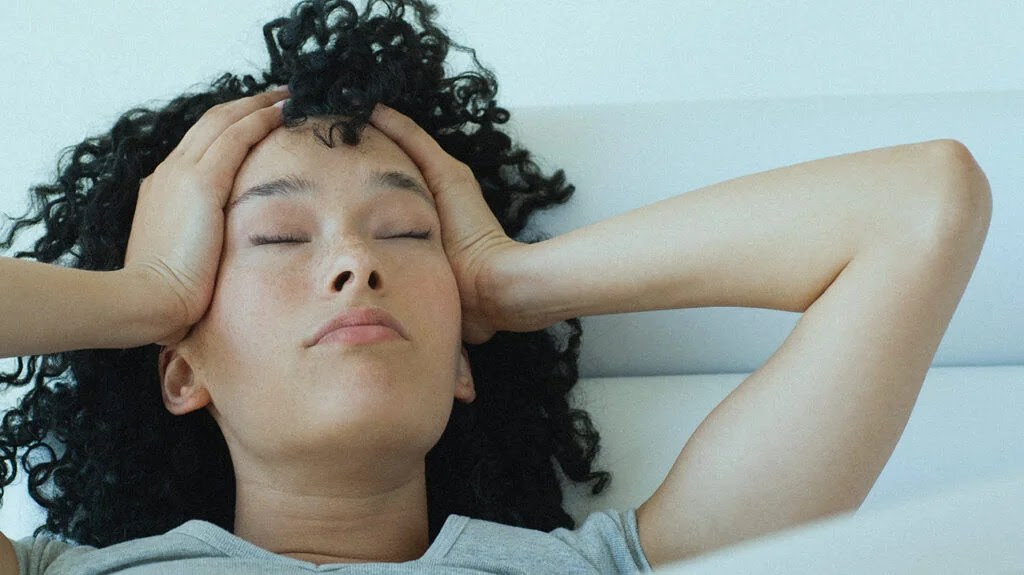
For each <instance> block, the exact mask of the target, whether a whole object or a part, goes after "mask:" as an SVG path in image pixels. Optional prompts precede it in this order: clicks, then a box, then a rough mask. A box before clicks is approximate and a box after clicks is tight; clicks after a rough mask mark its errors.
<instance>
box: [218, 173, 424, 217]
mask: <svg viewBox="0 0 1024 575" xmlns="http://www.w3.org/2000/svg"><path fill="white" fill-rule="evenodd" d="M366 183H367V184H368V185H369V187H370V189H371V191H377V192H382V191H385V190H405V191H408V192H411V193H413V194H415V195H416V196H419V197H420V198H421V199H422V200H423V201H425V202H427V204H428V205H429V206H430V207H431V208H432V209H436V208H435V206H434V198H433V197H432V196H431V195H430V192H428V191H427V190H426V189H424V188H423V186H422V185H420V183H419V182H417V181H416V179H415V178H413V177H412V176H410V175H409V174H407V173H405V172H400V171H398V170H382V171H381V170H379V171H375V172H372V173H371V174H370V175H369V176H368V177H367V179H366ZM316 191H317V188H316V186H315V185H313V182H312V181H310V180H309V179H307V178H304V177H302V176H297V175H295V174H290V175H287V176H284V177H280V178H275V179H273V180H270V181H267V182H262V183H259V184H256V185H255V186H252V187H251V188H249V189H247V190H245V191H244V192H242V193H241V194H239V196H238V197H237V198H235V199H234V200H232V201H231V203H229V204H228V208H227V209H228V210H229V211H230V210H231V209H233V208H234V207H235V206H238V205H239V204H244V203H247V202H251V201H253V200H255V199H257V198H267V197H272V196H289V195H299V194H310V193H314V192H316Z"/></svg>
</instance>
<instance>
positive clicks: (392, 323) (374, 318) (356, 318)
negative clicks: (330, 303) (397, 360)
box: [306, 307, 409, 347]
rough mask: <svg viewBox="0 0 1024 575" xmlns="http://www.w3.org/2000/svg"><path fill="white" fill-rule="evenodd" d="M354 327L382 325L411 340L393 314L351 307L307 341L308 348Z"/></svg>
mask: <svg viewBox="0 0 1024 575" xmlns="http://www.w3.org/2000/svg"><path fill="white" fill-rule="evenodd" d="M354 325H382V326H385V327H389V328H391V329H393V330H395V331H396V332H398V334H399V335H401V336H402V337H403V338H404V339H409V338H408V337H407V336H406V334H405V328H404V327H402V324H401V323H399V322H398V320H396V319H395V318H394V317H393V316H392V315H391V314H389V313H388V312H387V311H385V310H383V309H381V308H379V307H350V308H348V309H346V310H344V311H342V312H341V313H339V314H338V315H336V316H334V317H333V318H331V320H330V321H328V322H327V323H325V324H324V325H323V327H321V328H320V329H319V331H317V332H316V335H314V336H313V337H312V338H310V339H309V340H307V342H306V347H312V346H314V345H316V344H318V343H320V340H321V339H323V338H324V336H325V335H327V334H329V333H331V332H332V331H334V330H337V329H340V328H343V327H351V326H354Z"/></svg>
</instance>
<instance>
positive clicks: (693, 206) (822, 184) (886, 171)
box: [491, 141, 973, 325]
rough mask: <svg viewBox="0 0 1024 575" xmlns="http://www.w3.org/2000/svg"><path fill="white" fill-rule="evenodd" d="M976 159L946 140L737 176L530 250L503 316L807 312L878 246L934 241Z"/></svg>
mask: <svg viewBox="0 0 1024 575" xmlns="http://www.w3.org/2000/svg"><path fill="white" fill-rule="evenodd" d="M964 155H966V158H964V157H963V156H964ZM968 159H970V156H969V153H967V152H966V150H965V149H963V148H962V146H960V145H959V144H957V143H955V142H951V141H933V142H925V143H921V144H911V145H907V146H897V147H891V148H882V149H876V150H868V151H865V152H858V153H855V154H847V155H842V156H835V157H831V158H825V159H821V160H815V161H812V162H805V163H802V164H797V165H794V166H788V167H784V168H779V169H775V170H770V171H767V172H761V173H758V174H753V175H749V176H744V177H741V178H736V179H733V180H728V181H725V182H721V183H718V184H715V185H712V186H708V187H706V188H701V189H698V190H694V191H692V192H689V193H685V194H682V195H679V196H675V197H672V198H669V199H666V200H663V201H660V202H657V203H654V204H651V205H648V206H645V207H642V208H638V209H635V210H632V211H629V212H626V213H624V214H621V215H619V216H616V217H613V218H610V219H607V220H604V221H601V222H598V223H595V224H592V225H589V226H586V227H583V228H580V229H577V230H573V231H571V232H569V233H566V234H563V235H560V236H557V237H555V238H551V239H549V240H546V241H543V242H539V243H537V244H532V245H529V246H526V247H525V248H524V249H523V250H522V254H521V255H519V256H518V257H515V258H511V257H510V258H509V259H508V261H506V262H504V263H503V265H502V266H501V267H500V269H501V270H502V272H501V273H500V274H495V275H494V277H492V279H491V282H492V286H493V287H492V289H493V290H495V293H499V294H501V295H500V296H498V299H499V300H500V301H501V307H502V313H504V314H511V315H515V316H518V317H526V316H533V317H534V318H535V319H531V320H529V321H528V323H535V324H537V325H541V324H544V325H550V324H552V323H555V322H557V321H561V320H564V319H566V318H571V317H580V316H590V315H601V314H612V313H625V312H635V311H646V310H656V309H675V308H690V307H710V306H725V307H755V308H768V309H779V310H787V311H795V312H802V311H805V310H806V309H807V308H808V306H810V305H811V304H812V303H813V302H814V301H815V300H816V299H817V298H818V297H819V296H820V295H821V294H822V293H824V292H825V290H826V289H827V288H828V286H829V285H830V284H831V283H832V282H833V281H834V279H835V278H836V277H837V276H838V274H839V272H840V271H842V269H843V268H844V267H845V266H846V265H847V264H848V263H849V262H850V261H851V260H852V259H853V257H854V255H855V254H856V253H857V252H858V251H859V250H861V249H863V247H864V246H865V245H866V243H867V241H868V240H871V241H874V240H876V239H877V238H878V237H879V236H880V235H882V234H893V233H897V232H898V233H899V234H900V235H901V237H905V234H908V233H911V234H912V233H914V231H915V228H919V229H920V230H921V232H922V233H925V234H927V233H932V230H934V229H935V227H936V220H937V219H941V218H942V217H944V214H945V211H944V210H943V209H942V207H941V206H943V204H944V201H943V198H942V197H941V196H942V195H943V194H948V193H949V186H948V185H944V184H943V182H945V181H946V180H949V179H950V178H951V177H956V176H955V175H954V176H950V173H951V172H955V171H956V170H961V171H962V165H963V162H964V161H967V160H968ZM970 161H973V159H970ZM954 164H955V165H954Z"/></svg>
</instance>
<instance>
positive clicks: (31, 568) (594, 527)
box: [12, 509, 651, 575]
mask: <svg viewBox="0 0 1024 575" xmlns="http://www.w3.org/2000/svg"><path fill="white" fill-rule="evenodd" d="M12 543H13V544H14V551H15V553H16V555H17V557H18V565H19V567H20V569H19V575H72V574H73V575H93V574H100V573H103V574H108V573H119V574H124V575H158V574H159V575H172V574H178V573H182V574H185V573H187V574H189V575H206V574H211V575H212V574H215V573H216V574H217V575H235V574H238V575H241V574H243V573H244V574H245V575H256V574H271V573H273V574H275V575H278V574H280V575H291V574H294V575H305V574H308V573H340V574H343V575H385V574H387V575H398V574H413V573H431V574H434V573H439V574H452V575H456V574H458V575H470V574H475V575H479V574H482V573H486V574H494V573H508V574H513V573H515V574H523V575H527V574H529V575H533V574H543V573H558V574H560V575H563V574H573V573H600V574H606V573H641V572H649V571H650V570H651V566H650V564H649V563H648V562H647V558H646V557H645V556H644V553H643V550H642V549H641V548H640V539H639V537H638V535H637V530H636V510H635V509H628V510H626V511H617V510H612V509H609V510H605V511H595V512H594V513H592V514H590V515H589V516H588V517H587V518H586V519H585V520H584V521H583V523H581V524H580V525H579V526H578V527H577V528H576V529H575V530H568V529H565V528H561V527H560V528H558V529H555V530H554V531H551V532H548V533H544V532H543V531H537V530H534V529H525V528H522V527H511V526H508V525H503V524H501V523H494V522H492V521H483V520H480V519H472V518H469V517H465V516H462V515H449V516H448V519H447V520H446V521H445V523H444V526H443V527H442V528H441V531H440V532H439V533H438V534H437V537H436V538H435V539H434V541H433V542H432V543H431V544H430V547H429V548H428V549H427V551H426V553H424V554H423V556H422V557H420V558H419V559H416V560H414V561H407V562H405V563H334V564H326V565H320V566H317V565H315V564H314V563H310V562H308V561H302V560H299V559H294V558H291V557H285V556H283V555H278V554H276V553H272V552H270V551H267V550H266V549H263V548H262V547H258V546H256V545H254V544H252V543H249V542H248V541H246V540H244V539H241V538H239V537H236V536H235V535H234V534H232V533H230V532H229V531H226V530H224V529H221V528H220V527H218V526H216V525H214V524H213V523H209V522H207V521H200V520H196V519H193V520H190V521H186V522H185V523H183V524H181V525H179V526H178V527H175V528H174V529H171V530H170V531H168V532H167V533H164V534H163V535H156V536H153V537H143V538H141V539H133V540H131V541H125V542H123V543H118V544H115V545H110V546H108V547H103V548H100V549H97V548H96V547H92V546H89V545H72V544H69V543H65V542H62V541H59V540H56V539H50V538H48V537H44V536H40V537H31V536H30V537H25V538H23V539H20V540H17V541H12Z"/></svg>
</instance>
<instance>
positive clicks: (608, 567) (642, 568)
mask: <svg viewBox="0 0 1024 575" xmlns="http://www.w3.org/2000/svg"><path fill="white" fill-rule="evenodd" d="M551 536H552V537H557V538H558V539H560V540H562V541H563V542H564V543H565V544H566V545H568V546H570V547H572V548H574V549H575V550H576V551H577V552H579V553H580V554H581V555H583V556H584V557H586V558H587V560H588V561H589V562H590V563H591V564H592V565H594V566H595V567H597V568H598V569H599V571H600V572H601V573H638V572H643V573H647V572H650V571H651V565H650V564H649V563H648V562H647V557H646V556H645V555H644V552H643V549H642V548H641V547H640V536H639V535H638V534H637V528H636V509H627V510H625V511H620V510H617V509H606V510H604V511H595V512H593V513H591V514H590V515H588V516H587V518H586V519H584V520H583V523H582V524H580V525H579V526H577V528H576V529H573V530H570V529H566V528H564V527H559V528H558V529H555V530H554V531H552V532H551Z"/></svg>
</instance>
